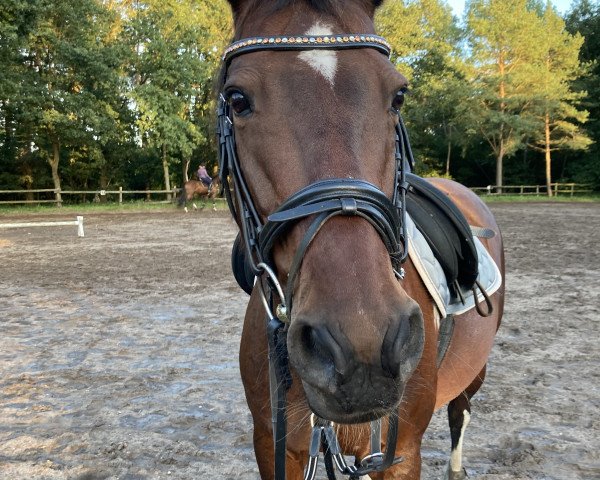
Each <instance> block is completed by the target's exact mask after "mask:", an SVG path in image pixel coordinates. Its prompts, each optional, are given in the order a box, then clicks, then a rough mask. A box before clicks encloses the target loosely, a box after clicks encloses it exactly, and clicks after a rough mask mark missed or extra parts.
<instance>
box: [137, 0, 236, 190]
mask: <svg viewBox="0 0 600 480" xmlns="http://www.w3.org/2000/svg"><path fill="white" fill-rule="evenodd" d="M226 18H228V16H227V15H226V7H225V4H224V3H222V2H214V3H212V2H206V1H204V2H197V1H194V0H180V1H167V2H165V1H164V0H145V1H143V2H136V3H135V5H134V9H133V10H132V11H131V19H130V21H129V24H128V27H127V42H128V44H129V46H130V49H131V51H132V57H131V64H130V68H129V71H130V76H131V84H132V89H131V92H130V98H131V100H132V105H133V108H134V110H135V114H136V128H137V133H138V136H139V139H140V143H141V144H142V146H143V147H147V148H152V149H157V150H158V151H160V157H161V163H162V169H163V178H164V186H165V189H166V190H170V188H171V187H170V170H169V167H170V165H171V163H172V162H173V161H174V160H175V159H179V160H180V161H181V162H182V164H183V165H184V178H183V180H184V181H185V180H187V168H188V165H189V162H190V158H191V156H192V154H193V152H194V150H195V149H196V148H198V147H199V146H207V145H208V142H209V139H208V132H207V131H205V130H203V127H204V126H205V125H203V123H202V122H201V121H200V119H199V117H202V116H203V115H204V113H205V108H206V103H207V102H208V99H207V98H206V97H207V92H209V91H210V90H211V87H210V86H211V85H212V78H213V77H214V75H215V72H216V69H217V66H218V63H219V60H220V57H219V56H220V52H221V51H222V47H223V45H224V44H225V41H226V36H228V32H229V31H230V30H229V29H228V28H222V26H223V24H225V23H226V21H225V19H226ZM218 27H221V29H219V30H216V29H217V28H218Z"/></svg>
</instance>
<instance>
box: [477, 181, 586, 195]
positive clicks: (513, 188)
mask: <svg viewBox="0 0 600 480" xmlns="http://www.w3.org/2000/svg"><path fill="white" fill-rule="evenodd" d="M550 189H551V191H552V194H553V195H554V196H556V195H569V196H571V197H573V196H574V195H580V194H584V193H592V192H593V191H594V190H593V189H592V186H591V185H590V184H587V183H572V182H569V183H551V184H550ZM471 190H473V191H474V192H475V193H479V194H482V193H483V194H486V195H548V187H547V186H546V185H502V186H499V185H488V186H487V187H472V188H471Z"/></svg>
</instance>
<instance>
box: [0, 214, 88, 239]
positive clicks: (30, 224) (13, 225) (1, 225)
mask: <svg viewBox="0 0 600 480" xmlns="http://www.w3.org/2000/svg"><path fill="white" fill-rule="evenodd" d="M62 225H76V226H77V236H78V237H83V236H84V232H83V217H82V216H80V215H78V216H77V220H75V221H70V222H28V223H0V228H29V227H58V226H62Z"/></svg>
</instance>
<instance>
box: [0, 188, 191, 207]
mask: <svg viewBox="0 0 600 480" xmlns="http://www.w3.org/2000/svg"><path fill="white" fill-rule="evenodd" d="M180 191H181V189H180V188H176V187H174V188H173V189H172V190H123V187H119V188H118V190H58V189H54V188H45V189H44V188H42V189H36V190H0V204H41V203H55V204H60V203H61V196H62V197H65V196H69V195H79V196H80V197H82V198H85V197H88V196H89V197H91V198H92V199H93V200H94V201H100V199H102V198H105V199H106V200H107V201H117V202H118V203H123V198H124V196H140V195H141V196H143V198H144V199H145V200H147V201H151V202H154V203H169V202H171V201H172V199H174V198H176V197H177V194H178V193H179V192H180ZM3 195H7V196H10V197H12V198H9V199H3V197H2V196H3ZM156 195H158V196H159V197H160V199H159V200H157V199H156V198H155V196H156ZM24 196H25V197H26V196H29V197H31V196H35V197H37V198H35V199H24V198H23V197H24ZM153 196H154V198H153ZM4 198H6V197H4Z"/></svg>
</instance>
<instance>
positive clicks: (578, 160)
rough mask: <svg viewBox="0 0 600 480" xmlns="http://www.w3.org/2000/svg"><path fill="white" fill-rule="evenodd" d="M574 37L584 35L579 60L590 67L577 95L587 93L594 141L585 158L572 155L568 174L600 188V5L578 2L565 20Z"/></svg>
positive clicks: (575, 86)
mask: <svg viewBox="0 0 600 480" xmlns="http://www.w3.org/2000/svg"><path fill="white" fill-rule="evenodd" d="M565 22H566V28H567V30H568V31H569V32H570V33H571V34H577V33H580V34H581V36H582V37H583V39H584V42H583V45H582V46H581V49H580V51H579V60H580V61H581V62H582V63H583V64H585V65H586V66H587V69H586V71H584V72H582V73H581V74H580V75H579V77H578V78H576V79H575V81H574V82H573V89H574V91H576V92H587V94H588V95H587V96H586V97H585V98H583V99H582V100H581V106H582V107H584V108H585V109H586V110H587V111H589V120H588V122H587V123H586V124H585V130H586V133H587V134H588V136H589V137H590V138H591V139H592V141H593V142H594V143H593V144H592V145H591V146H590V148H588V149H587V150H586V151H585V152H584V153H583V154H582V155H577V156H574V155H573V156H571V157H570V158H569V160H570V161H569V162H568V163H567V166H566V173H567V174H568V175H569V176H571V178H573V179H574V180H575V181H579V182H582V183H591V184H592V185H593V186H594V187H595V188H596V189H598V188H600V100H599V99H600V62H599V61H598V58H600V4H598V2H594V1H590V0H577V1H575V2H574V4H573V6H572V9H571V11H570V12H569V13H568V14H567V16H566V18H565Z"/></svg>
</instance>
